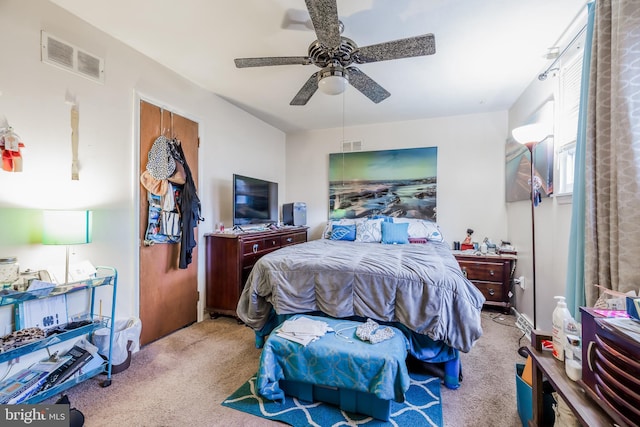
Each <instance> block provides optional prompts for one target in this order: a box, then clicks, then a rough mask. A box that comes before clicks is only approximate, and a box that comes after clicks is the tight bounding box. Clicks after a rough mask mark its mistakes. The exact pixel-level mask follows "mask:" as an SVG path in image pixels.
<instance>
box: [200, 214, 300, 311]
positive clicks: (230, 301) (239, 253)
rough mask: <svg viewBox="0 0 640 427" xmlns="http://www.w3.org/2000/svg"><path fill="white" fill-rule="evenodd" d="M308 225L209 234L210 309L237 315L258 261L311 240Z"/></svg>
mask: <svg viewBox="0 0 640 427" xmlns="http://www.w3.org/2000/svg"><path fill="white" fill-rule="evenodd" d="M307 230H308V227H286V228H280V229H276V230H259V231H252V232H242V233H211V234H205V250H206V255H205V269H206V273H205V274H206V292H207V296H206V302H207V308H206V309H207V311H208V312H209V314H210V315H211V317H212V318H216V317H218V316H231V317H235V318H236V319H237V314H236V307H237V306H238V300H239V299H240V294H241V293H242V289H243V288H244V284H245V282H246V281H247V277H249V273H251V270H252V269H253V266H254V265H255V263H256V262H257V261H258V260H259V259H260V258H261V257H262V256H264V255H266V254H268V253H269V252H273V251H275V250H277V249H280V248H282V247H284V246H289V245H296V244H299V243H304V242H306V241H307Z"/></svg>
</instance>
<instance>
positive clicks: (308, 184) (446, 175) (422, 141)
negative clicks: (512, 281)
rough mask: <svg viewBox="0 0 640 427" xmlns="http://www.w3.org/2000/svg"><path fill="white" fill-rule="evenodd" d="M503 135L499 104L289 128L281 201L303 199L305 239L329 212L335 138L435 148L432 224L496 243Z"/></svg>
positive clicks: (503, 233) (503, 235) (370, 147)
mask: <svg viewBox="0 0 640 427" xmlns="http://www.w3.org/2000/svg"><path fill="white" fill-rule="evenodd" d="M338 102H339V101H338ZM347 108H348V107H347ZM343 134H344V136H343ZM506 137H507V113H506V111H505V112H496V113H488V114H476V115H466V116H455V117H444V118H437V119H424V120H413V121H406V122H394V123H380V124H377V125H371V126H357V127H345V128H344V129H343V128H334V129H325V130H317V131H312V132H301V133H296V134H290V135H287V193H286V202H294V201H297V202H306V203H307V225H309V227H310V238H313V239H317V238H319V237H320V236H321V233H322V230H323V228H324V224H325V223H326V221H327V218H328V212H329V187H328V185H329V182H328V181H329V178H328V173H329V153H336V152H340V150H341V141H342V140H343V139H344V140H346V141H353V140H361V141H362V142H363V148H362V150H363V151H375V150H387V149H398V148H415V147H437V148H438V198H437V207H438V224H439V225H440V227H441V230H442V233H443V235H444V237H445V239H446V240H447V241H448V242H449V243H451V242H453V241H454V240H463V239H464V238H465V235H466V233H465V231H466V229H467V228H472V229H473V230H475V233H474V236H473V237H474V239H475V240H478V241H481V240H482V239H483V238H484V237H489V238H491V239H492V240H493V241H495V242H497V243H499V242H500V239H507V238H508V237H509V236H508V233H507V213H506V208H505V202H504V200H505V196H504V195H505V190H504V188H505V181H504V162H505V140H506Z"/></svg>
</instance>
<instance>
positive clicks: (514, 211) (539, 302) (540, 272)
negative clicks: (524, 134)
mask: <svg viewBox="0 0 640 427" xmlns="http://www.w3.org/2000/svg"><path fill="white" fill-rule="evenodd" d="M557 91H558V78H557V77H549V78H547V79H546V80H544V81H540V80H538V79H535V80H534V81H532V83H531V84H530V85H529V86H528V87H527V89H526V90H525V91H524V92H523V94H522V95H521V96H520V98H519V99H518V100H517V101H516V103H515V104H514V105H513V106H512V108H511V109H510V110H509V129H513V128H516V127H518V126H520V125H523V124H525V123H526V122H527V119H528V118H529V117H530V116H531V115H532V114H533V113H534V112H535V111H536V110H537V109H539V108H540V107H541V106H542V105H543V104H544V103H545V102H546V101H547V100H549V99H557ZM507 217H508V221H507V222H508V224H509V235H510V236H511V238H512V242H513V243H514V244H515V245H516V247H517V248H518V267H517V271H516V276H520V275H523V276H524V277H525V283H526V284H528V286H526V287H525V289H524V290H522V289H520V288H519V287H515V288H514V293H515V298H516V307H517V309H518V311H519V312H520V313H522V314H523V315H524V316H525V317H527V318H528V319H529V320H530V321H531V322H532V323H533V320H534V316H533V305H534V304H533V293H534V292H533V286H532V284H533V268H532V267H533V259H532V251H531V248H532V233H531V217H532V214H531V202H529V201H528V200H527V201H521V202H512V203H507ZM533 217H534V220H535V248H536V251H535V265H536V280H535V284H536V286H535V288H536V291H535V294H536V295H535V299H536V322H535V323H536V324H535V326H536V327H537V328H538V329H542V330H546V331H550V330H551V316H552V313H553V309H554V308H555V300H554V299H553V297H554V296H555V295H562V296H564V294H565V280H566V275H567V255H568V248H569V230H570V226H571V203H570V197H569V198H568V199H564V200H562V199H560V198H557V197H554V196H552V197H550V198H544V199H543V200H542V203H541V204H540V205H538V206H537V207H536V208H535V209H534V213H533Z"/></svg>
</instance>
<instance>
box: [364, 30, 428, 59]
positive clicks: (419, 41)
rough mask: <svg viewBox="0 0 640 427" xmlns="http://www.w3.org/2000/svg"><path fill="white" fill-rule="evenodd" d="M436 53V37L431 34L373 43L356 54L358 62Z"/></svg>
mask: <svg viewBox="0 0 640 427" xmlns="http://www.w3.org/2000/svg"><path fill="white" fill-rule="evenodd" d="M434 53H436V39H435V37H434V36H433V34H424V35H422V36H416V37H409V38H407V39H400V40H394V41H390V42H385V43H380V44H373V45H371V46H364V47H361V48H360V49H359V50H358V52H357V53H356V55H354V56H355V57H356V61H357V62H358V63H359V64H363V63H366V62H377V61H387V60H389V59H400V58H410V57H413V56H423V55H433V54H434Z"/></svg>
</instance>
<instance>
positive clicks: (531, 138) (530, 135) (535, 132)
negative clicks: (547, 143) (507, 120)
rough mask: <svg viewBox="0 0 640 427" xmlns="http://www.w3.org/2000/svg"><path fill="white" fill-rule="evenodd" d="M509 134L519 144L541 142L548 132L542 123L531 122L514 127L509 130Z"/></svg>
mask: <svg viewBox="0 0 640 427" xmlns="http://www.w3.org/2000/svg"><path fill="white" fill-rule="evenodd" d="M511 135H512V136H513V139H515V140H516V141H517V142H519V143H520V144H526V143H529V142H541V141H542V140H544V139H545V138H546V137H548V136H549V135H550V132H549V131H548V129H547V127H546V126H544V125H543V124H542V123H532V124H530V125H524V126H520V127H517V128H515V129H514V130H512V131H511Z"/></svg>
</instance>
